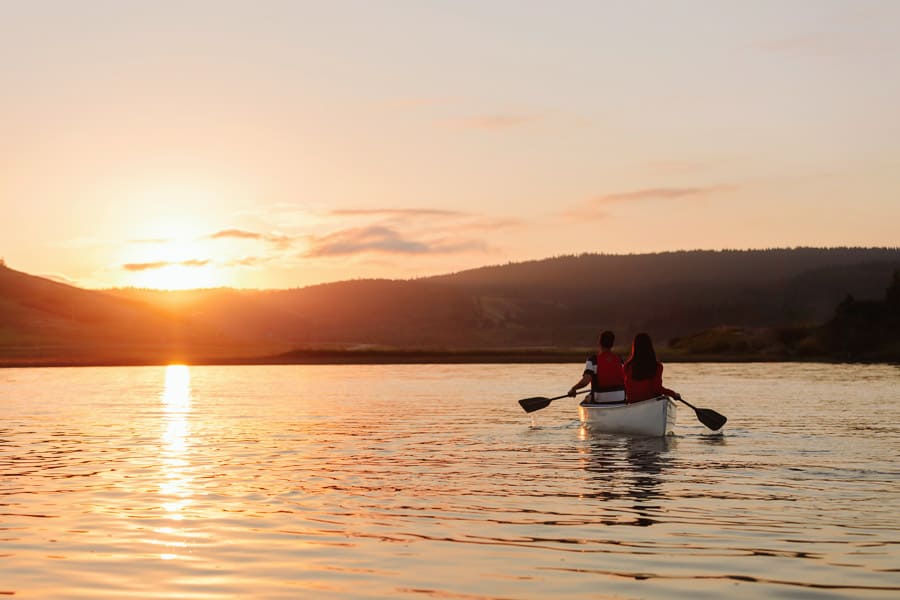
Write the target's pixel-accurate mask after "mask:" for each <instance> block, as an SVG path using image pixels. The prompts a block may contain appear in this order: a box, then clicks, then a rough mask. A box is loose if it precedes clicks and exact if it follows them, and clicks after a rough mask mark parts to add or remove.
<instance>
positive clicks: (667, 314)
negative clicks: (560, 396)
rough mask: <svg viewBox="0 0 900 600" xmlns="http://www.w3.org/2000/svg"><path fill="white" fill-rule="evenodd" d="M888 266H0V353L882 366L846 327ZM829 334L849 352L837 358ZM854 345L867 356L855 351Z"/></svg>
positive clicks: (656, 262) (798, 259)
mask: <svg viewBox="0 0 900 600" xmlns="http://www.w3.org/2000/svg"><path fill="white" fill-rule="evenodd" d="M898 269H900V249H898V248H827V249H826V248H793V249H771V250H723V251H707V250H696V251H682V252H664V253H656V254H634V255H611V254H581V255H573V256H559V257H553V258H547V259H544V260H538V261H529V262H523V263H510V264H505V265H496V266H488V267H482V268H479V269H473V270H467V271H461V272H458V273H451V274H446V275H441V276H435V277H428V278H420V279H409V280H387V279H378V280H367V279H360V280H350V281H342V282H335V283H327V284H321V285H314V286H308V287H302V288H294V289H285V290H263V291H258V290H234V289H209V290H193V291H184V292H162V291H154V290H141V289H115V290H103V291H100V290H84V289H79V288H75V287H72V286H68V285H65V284H61V283H58V282H54V281H50V280H47V279H44V278H40V277H35V276H33V275H28V274H25V273H21V272H18V271H15V270H13V269H11V268H8V267H5V266H0V357H5V358H6V359H8V360H7V362H9V360H11V359H13V358H14V359H15V360H20V361H26V362H27V361H28V360H29V358H35V359H36V360H37V362H40V360H45V359H46V360H50V357H66V356H70V355H71V356H77V357H80V358H79V360H81V359H83V360H84V361H86V362H90V361H91V360H92V359H93V358H96V357H98V356H103V357H107V358H109V360H112V361H114V360H115V358H116V357H123V356H128V357H131V359H130V360H134V361H136V362H140V361H142V360H144V359H145V358H146V357H160V356H174V355H179V356H184V357H186V359H191V358H197V357H204V358H208V359H210V360H216V359H220V358H235V359H238V358H240V357H249V358H259V357H262V356H276V355H282V356H284V355H285V353H288V354H289V353H291V352H292V351H301V354H302V353H306V355H307V356H309V353H310V352H315V351H316V350H319V351H323V352H324V351H326V350H327V351H329V352H335V351H338V352H339V351H346V350H351V351H352V350H360V349H362V350H365V351H366V352H373V351H374V352H377V351H378V350H379V349H380V350H382V351H383V352H387V351H388V350H390V351H401V352H405V351H419V350H427V351H429V352H432V351H454V352H458V351H461V350H470V351H475V350H478V351H484V350H492V349H496V350H507V351H508V350H516V349H519V350H521V349H533V350H536V351H545V352H551V353H552V352H558V351H562V350H566V349H583V348H587V347H591V346H592V345H593V344H594V343H595V341H596V336H597V334H598V332H599V331H600V330H602V329H606V328H609V329H613V330H615V331H616V332H617V334H618V335H619V341H620V342H623V343H624V342H627V340H628V339H629V338H630V337H631V336H632V335H633V334H634V333H635V332H638V331H647V332H649V333H650V334H651V335H652V336H653V337H654V338H655V339H656V340H658V343H659V345H660V347H662V348H664V349H666V350H667V351H670V352H671V353H672V354H673V355H674V356H682V357H685V358H690V357H707V358H713V359H714V358H717V357H719V358H723V359H727V358H737V359H742V358H743V359H746V358H747V357H750V356H760V357H763V358H765V357H771V358H773V359H774V358H778V357H781V356H786V357H801V358H802V357H811V358H829V357H834V356H840V357H843V358H845V359H850V360H852V359H854V357H859V356H862V357H865V356H869V357H877V359H885V357H887V359H890V357H891V352H892V351H891V350H889V349H890V348H892V347H894V345H895V344H894V341H895V338H896V333H894V331H895V330H893V329H891V327H890V326H885V327H880V325H877V324H874V325H873V323H883V322H882V321H877V319H876V320H872V319H868V320H866V319H867V318H868V317H866V318H863V317H861V316H859V314H861V313H865V314H869V313H866V311H870V312H871V311H872V310H875V309H871V307H869V308H860V307H865V306H868V305H866V304H859V303H866V302H869V303H873V302H874V303H879V302H884V298H885V293H886V292H885V290H886V289H887V288H888V286H889V285H892V283H891V282H892V281H895V280H894V279H892V278H893V277H895V275H894V273H895V272H896V271H897V270H898ZM839 307H843V308H840V309H839ZM875 312H878V310H875ZM879 314H882V313H879ZM841 315H844V316H841ZM848 315H856V316H855V317H853V318H851V317H850V316H848ZM878 318H884V319H887V317H886V316H884V315H882V316H881V317H878ZM853 319H856V321H853ZM888 320H889V319H888ZM884 322H885V323H886V322H887V321H884ZM829 323H830V324H831V325H828V324H829ZM826 326H828V327H830V329H828V330H827V331H828V332H830V333H826V330H825V329H822V328H823V327H826ZM841 327H843V329H841ZM841 332H843V333H841ZM874 332H877V333H874ZM841 339H852V340H855V341H853V343H849V342H846V343H844V345H843V346H842V347H841V348H840V349H838V346H837V345H836V344H837V343H838V340H841ZM866 340H869V341H871V343H872V344H873V345H874V346H877V347H878V348H881V349H882V350H881V351H878V352H874V351H872V350H873V348H865V347H864V346H865V341H866ZM669 342H671V344H669ZM884 348H888V350H883V349H884ZM42 357H43V358H42Z"/></svg>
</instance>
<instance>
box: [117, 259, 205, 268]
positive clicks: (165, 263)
mask: <svg viewBox="0 0 900 600" xmlns="http://www.w3.org/2000/svg"><path fill="white" fill-rule="evenodd" d="M209 263H210V261H209V260H200V259H189V260H179V261H170V260H158V261H154V262H144V263H126V264H124V265H122V268H123V269H125V270H126V271H150V270H153V269H164V268H166V267H205V266H206V265H208V264H209Z"/></svg>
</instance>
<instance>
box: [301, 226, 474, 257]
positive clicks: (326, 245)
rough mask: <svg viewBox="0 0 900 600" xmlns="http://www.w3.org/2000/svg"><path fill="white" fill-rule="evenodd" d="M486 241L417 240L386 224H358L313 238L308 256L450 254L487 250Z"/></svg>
mask: <svg viewBox="0 0 900 600" xmlns="http://www.w3.org/2000/svg"><path fill="white" fill-rule="evenodd" d="M484 249H485V245H484V243H483V242H478V241H471V240H456V241H448V240H447V239H435V240H417V239H413V238H411V237H408V236H405V235H403V234H401V233H399V232H398V231H396V230H395V229H392V228H390V227H384V226H371V227H354V228H351V229H344V230H341V231H336V232H334V233H330V234H328V235H325V236H321V237H316V236H312V237H311V238H310V247H309V249H308V250H307V252H306V253H305V256H307V257H325V256H347V255H353V254H362V253H367V252H378V253H384V254H448V253H454V252H463V251H468V250H484Z"/></svg>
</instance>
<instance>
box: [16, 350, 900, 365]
mask: <svg viewBox="0 0 900 600" xmlns="http://www.w3.org/2000/svg"><path fill="white" fill-rule="evenodd" d="M592 351H593V350H590V349H583V350H577V349H568V350H532V349H522V350H516V349H508V350H504V349H497V350H368V349H367V350H298V351H293V352H287V353H283V354H276V355H269V356H240V357H237V356H236V357H223V356H217V357H209V356H202V355H197V356H190V355H189V354H186V353H185V354H170V355H166V356H153V357H150V356H131V357H123V358H110V357H78V358H73V357H66V358H62V357H57V358H54V357H46V358H38V357H21V358H16V359H11V358H0V368H40V367H126V366H164V365H169V364H187V365H192V366H253V365H426V364H580V363H582V362H583V361H584V360H585V357H586V356H588V355H589V354H590V353H591V352H592ZM623 357H624V355H623ZM659 358H660V360H661V361H662V362H665V363H699V362H708V363H738V364H739V363H759V362H814V363H841V362H855V363H870V364H892V363H890V362H888V361H860V360H849V359H848V360H840V359H836V358H833V357H821V356H779V355H774V354H749V353H748V354H722V355H684V354H680V353H670V352H667V351H665V350H664V349H661V350H660V352H659Z"/></svg>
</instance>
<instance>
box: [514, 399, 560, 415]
mask: <svg viewBox="0 0 900 600" xmlns="http://www.w3.org/2000/svg"><path fill="white" fill-rule="evenodd" d="M551 402H553V400H552V399H550V398H544V397H542V396H537V397H535V398H522V399H521V400H519V405H520V406H521V407H522V408H523V409H525V412H527V413H530V412H534V411H536V410H541V409H542V408H546V407H547V406H549V405H550V403H551Z"/></svg>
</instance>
